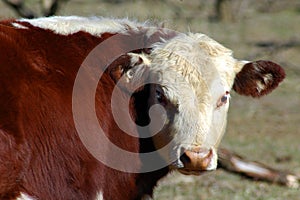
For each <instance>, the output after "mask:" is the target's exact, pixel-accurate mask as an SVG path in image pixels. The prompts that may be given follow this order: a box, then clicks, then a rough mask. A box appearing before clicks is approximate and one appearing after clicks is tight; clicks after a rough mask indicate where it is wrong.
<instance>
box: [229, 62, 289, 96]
mask: <svg viewBox="0 0 300 200" xmlns="http://www.w3.org/2000/svg"><path fill="white" fill-rule="evenodd" d="M241 63H242V62H240V65H241V67H240V68H241V69H240V71H239V72H238V73H237V74H236V77H235V80H234V84H233V89H234V90H235V91H236V92H237V93H238V94H241V95H246V96H252V97H261V96H263V95H266V94H268V93H270V92H271V91H272V90H274V89H275V88H276V87H277V86H278V85H279V83H280V82H281V81H282V80H283V79H284V78H285V72H284V70H283V68H282V67H281V66H280V65H278V64H276V63H273V62H271V61H263V60H260V61H255V62H247V63H246V62H244V63H242V64H241Z"/></svg>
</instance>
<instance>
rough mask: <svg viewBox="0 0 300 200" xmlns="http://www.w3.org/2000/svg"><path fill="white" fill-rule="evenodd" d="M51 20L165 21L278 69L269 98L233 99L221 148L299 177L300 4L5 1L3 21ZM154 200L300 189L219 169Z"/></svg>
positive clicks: (266, 199) (268, 196) (166, 182)
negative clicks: (282, 73)
mask: <svg viewBox="0 0 300 200" xmlns="http://www.w3.org/2000/svg"><path fill="white" fill-rule="evenodd" d="M52 14H56V15H82V16H108V17H114V18H116V17H121V18H124V17H128V18H130V19H137V20H139V21H145V20H150V21H153V22H154V23H161V22H163V23H164V24H165V27H167V28H171V29H174V30H178V31H181V32H188V31H191V32H201V33H205V34H207V35H209V36H210V37H212V38H213V39H215V40H217V41H218V42H220V43H222V44H223V45H224V46H226V47H228V48H230V49H232V50H233V51H234V55H235V57H236V58H239V59H245V60H259V59H265V60H272V61H274V62H276V63H279V64H280V65H281V66H282V67H283V68H284V69H285V70H286V73H287V77H286V79H285V81H284V82H283V83H282V84H281V85H280V87H279V88H278V89H277V90H275V91H274V92H273V93H271V94H270V95H269V96H266V97H263V98H260V99H251V98H248V97H242V96H239V95H237V94H235V93H232V99H231V105H230V106H231V109H230V111H229V116H228V126H227V132H226V135H225V137H224V140H223V142H222V146H223V147H226V148H227V149H230V150H232V151H234V152H236V153H238V154H240V155H243V156H245V157H246V158H247V159H251V160H257V161H260V162H262V163H265V164H268V165H270V166H271V167H273V168H277V169H285V170H289V171H292V172H294V173H295V174H299V175H300V1H299V0H288V1H282V0H210V1H206V0H144V1H142V0H127V1H126V0H111V1H109V0H60V1H53V0H40V1H38V0H25V1H22V0H0V19H4V18H16V17H17V18H19V17H20V16H23V17H37V16H45V15H52ZM154 199H157V200H169V199H175V200H201V199H209V200H211V199H212V200H219V199H222V200H248V199H249V200H252V199H253V200H283V199H289V200H299V199H300V190H299V189H291V188H287V187H283V186H278V185H275V184H270V183H265V182H260V181H253V180H248V179H246V178H244V177H241V176H238V175H235V174H231V173H228V172H226V171H223V170H217V171H214V172H210V173H206V174H204V175H202V176H183V175H180V174H178V173H173V174H171V175H169V176H168V177H166V178H165V179H163V180H162V181H160V184H159V186H158V188H157V189H156V190H155V196H154Z"/></svg>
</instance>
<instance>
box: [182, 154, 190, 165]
mask: <svg viewBox="0 0 300 200" xmlns="http://www.w3.org/2000/svg"><path fill="white" fill-rule="evenodd" d="M180 161H181V162H182V163H183V164H184V163H190V162H191V159H190V158H189V157H188V156H187V155H186V154H185V153H183V154H182V155H181V156H180Z"/></svg>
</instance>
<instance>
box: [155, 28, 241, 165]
mask: <svg viewBox="0 0 300 200" xmlns="http://www.w3.org/2000/svg"><path fill="white" fill-rule="evenodd" d="M236 64H237V62H236V60H235V59H233V57H232V53H231V51H230V50H228V49H226V48H225V47H223V46H221V45H220V44H218V43H216V42H215V41H213V40H211V39H210V38H208V37H207V36H205V35H202V34H190V35H188V36H183V35H182V36H179V37H177V38H174V39H172V40H171V41H169V42H167V43H164V44H158V45H157V46H155V47H154V50H153V51H152V53H151V67H150V69H151V71H152V72H153V73H151V76H152V77H151V78H152V79H154V82H157V83H159V84H157V85H154V86H153V88H152V92H151V94H152V95H155V96H154V97H153V98H151V99H152V100H153V102H152V103H156V104H161V105H162V106H163V107H164V108H165V109H166V112H167V120H165V126H164V128H163V129H162V131H161V133H160V134H157V135H156V136H155V137H154V142H155V144H156V145H157V148H162V147H163V146H164V145H166V143H167V142H170V141H172V145H169V147H170V149H169V151H165V152H163V154H164V155H163V156H164V157H165V158H166V159H173V160H174V158H177V159H176V161H175V162H173V166H172V167H175V168H178V167H184V169H185V170H186V171H193V170H196V169H198V170H212V169H215V168H216V166H217V155H216V148H217V147H218V145H219V142H220V140H221V138H222V136H223V134H224V132H225V127H226V118H227V111H228V108H229V98H230V90H231V87H232V84H233V81H234V77H235V71H234V68H235V65H236ZM161 120H163V119H161ZM181 155H183V156H181ZM206 158H207V159H206ZM192 159H196V160H195V163H193V161H192ZM200 160H203V161H200ZM194 168H195V169H194Z"/></svg>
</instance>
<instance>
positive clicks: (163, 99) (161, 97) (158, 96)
mask: <svg viewBox="0 0 300 200" xmlns="http://www.w3.org/2000/svg"><path fill="white" fill-rule="evenodd" d="M155 98H156V100H157V101H158V102H159V103H160V104H164V103H166V97H165V95H164V94H163V92H162V91H161V90H156V94H155Z"/></svg>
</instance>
